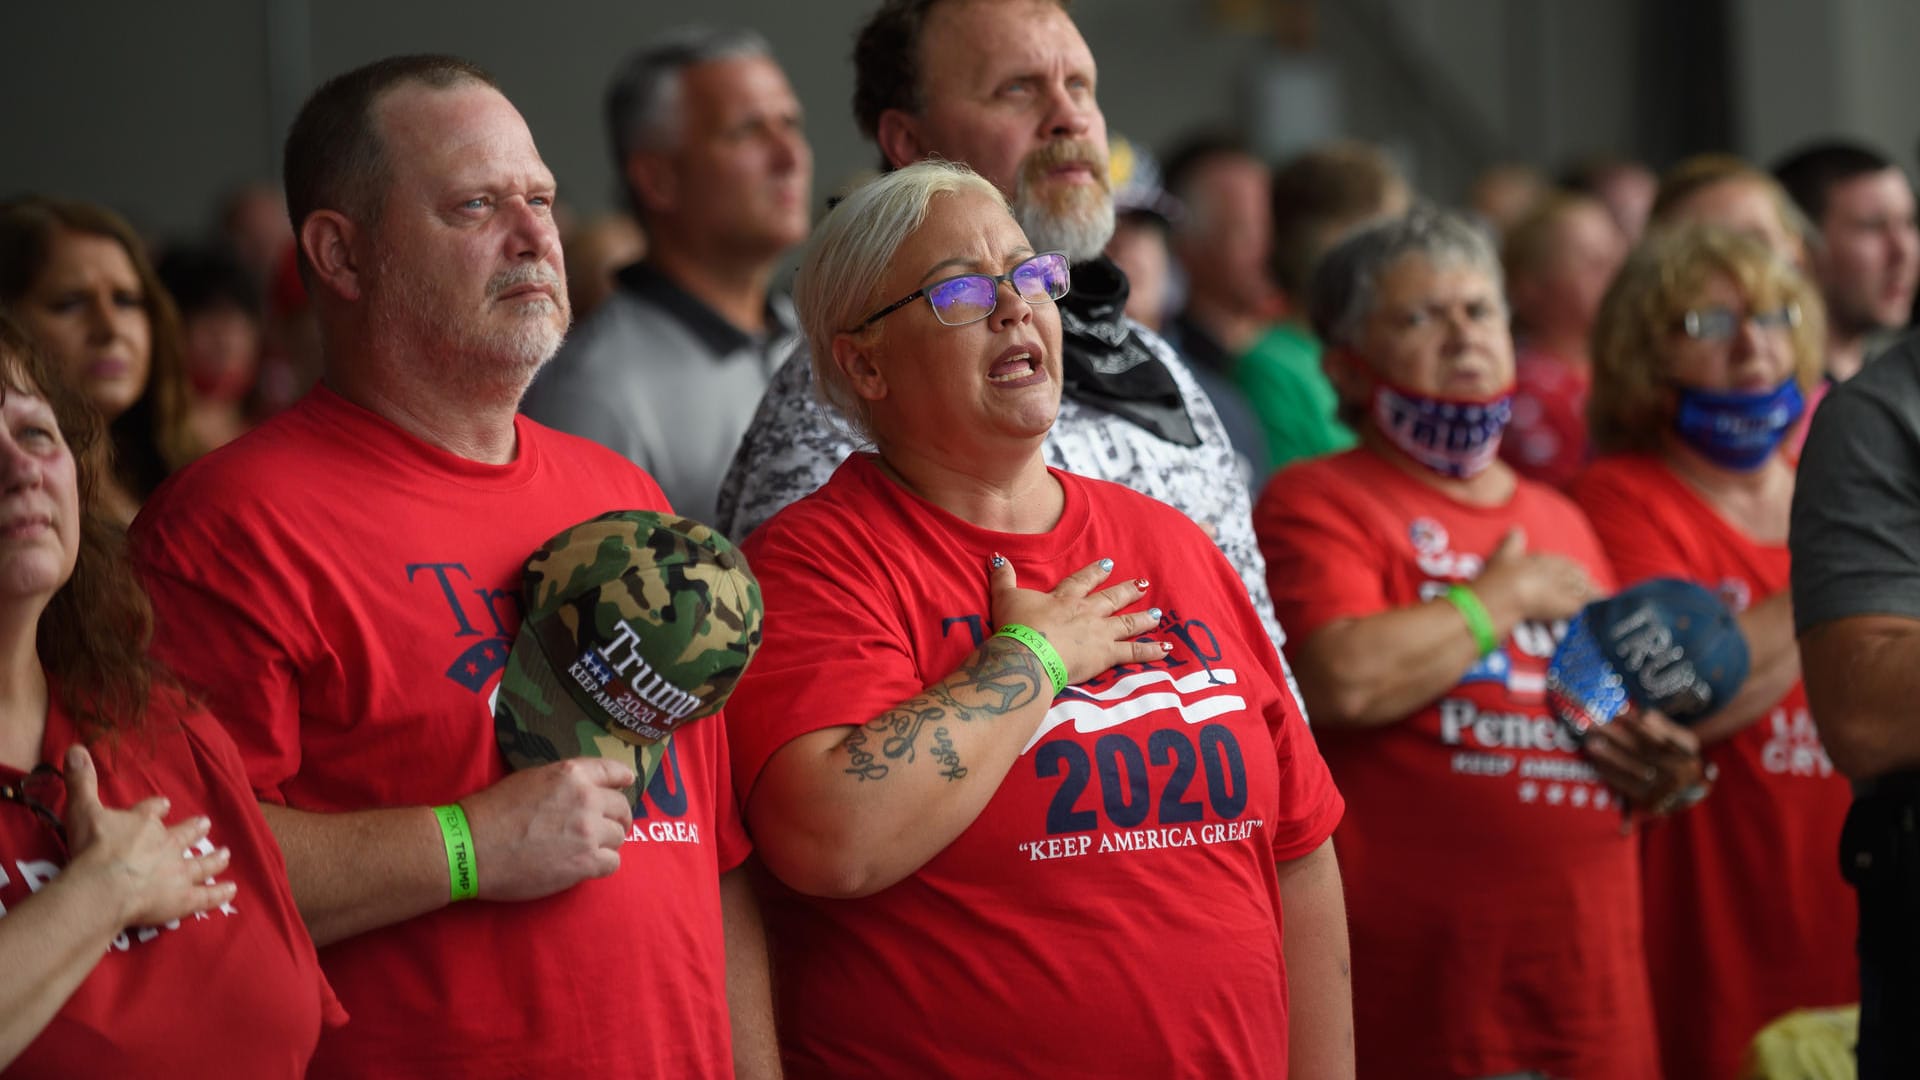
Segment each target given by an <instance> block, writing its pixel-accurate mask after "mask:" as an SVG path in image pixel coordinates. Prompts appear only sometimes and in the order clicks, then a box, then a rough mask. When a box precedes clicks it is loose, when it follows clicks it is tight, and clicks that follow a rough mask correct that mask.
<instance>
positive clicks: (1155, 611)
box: [1147, 607, 1160, 622]
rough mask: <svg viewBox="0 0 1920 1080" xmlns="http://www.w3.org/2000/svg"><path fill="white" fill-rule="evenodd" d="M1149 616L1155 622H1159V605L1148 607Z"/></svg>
mask: <svg viewBox="0 0 1920 1080" xmlns="http://www.w3.org/2000/svg"><path fill="white" fill-rule="evenodd" d="M1147 618H1149V619H1152V620H1153V621H1154V622H1159V621H1160V609H1159V608H1157V607H1150V608H1148V609H1147Z"/></svg>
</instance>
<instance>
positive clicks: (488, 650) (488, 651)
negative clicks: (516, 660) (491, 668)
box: [480, 648, 493, 660]
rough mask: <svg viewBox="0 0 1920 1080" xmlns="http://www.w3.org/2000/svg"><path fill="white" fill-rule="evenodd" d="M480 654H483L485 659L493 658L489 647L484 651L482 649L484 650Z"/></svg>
mask: <svg viewBox="0 0 1920 1080" xmlns="http://www.w3.org/2000/svg"><path fill="white" fill-rule="evenodd" d="M480 655H482V656H484V657H486V658H487V659H489V660H491V659H493V650H492V649H490V648H489V649H487V650H486V651H484V652H482V653H481V654H480Z"/></svg>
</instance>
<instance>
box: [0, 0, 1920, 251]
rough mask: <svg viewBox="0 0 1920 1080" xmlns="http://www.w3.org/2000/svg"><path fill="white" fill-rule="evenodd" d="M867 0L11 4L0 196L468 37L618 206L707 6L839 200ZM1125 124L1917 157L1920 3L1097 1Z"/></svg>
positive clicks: (533, 117) (269, 165) (1653, 151)
mask: <svg viewBox="0 0 1920 1080" xmlns="http://www.w3.org/2000/svg"><path fill="white" fill-rule="evenodd" d="M870 7H871V5H870V3H869V2H868V0H704V2H702V3H699V4H684V3H661V2H658V0H624V2H613V0H596V2H589V0H554V2H552V3H547V4H541V5H528V4H524V3H507V2H504V0H463V2H460V3H449V2H443V0H421V2H414V3H400V2H377V0H176V2H174V3H168V4H154V3H150V2H133V0H105V2H99V3H65V4H27V3H9V4H7V5H6V10H5V19H4V24H3V25H4V29H0V196H4V195H6V194H12V193H17V192H20V191H28V190H37V191H48V192H55V193H61V194H67V195H74V196H80V197H84V198H89V199H96V200H99V201H102V202H106V203H108V204H110V205H112V206H115V207H117V208H119V209H121V210H122V211H123V212H125V213H127V214H128V215H130V216H131V217H132V218H133V219H134V220H135V221H136V223H137V224H139V225H140V226H142V227H143V228H145V229H147V230H149V231H151V232H154V233H158V234H161V235H173V236H177V235H183V234H186V233H189V232H193V231H198V230H200V229H202V228H203V227H205V226H206V225H207V224H208V223H209V222H208V219H209V216H210V215H211V213H212V209H211V208H212V205H213V201H214V199H215V198H216V197H218V196H219V195H220V194H221V193H223V192H225V191H227V190H230V189H232V188H234V187H236V186H238V185H241V184H244V183H247V182H251V181H258V180H269V179H276V178H277V175H278V168H277V164H278V153H279V144H280V139H281V136H282V134H283V133H284V131H285V128H286V125H287V123H288V121H289V120H290V119H291V116H292V114H293V112H294V111H295V110H296V109H297V108H298V106H299V103H300V101H301V100H302V99H303V98H304V96H305V95H306V93H307V92H308V91H309V90H310V89H311V88H312V87H313V85H314V84H315V83H316V82H317V81H318V80H319V79H322V78H325V77H326V76H328V75H330V74H333V73H335V72H338V71H341V70H344V69H346V68H348V67H351V66H353V65H355V64H358V63H361V62H363V61H366V60H369V59H372V58H374V57H377V56H382V55H386V54H391V53H396V52H403V51H424V50H433V51H446V52H454V53H458V54H461V55H464V56H467V57H469V58H472V59H474V60H477V61H479V62H480V63H481V64H483V65H485V66H487V67H488V68H490V69H492V70H493V71H494V73H495V74H496V75H498V76H499V77H500V79H501V80H502V82H503V83H504V84H505V86H506V88H507V91H508V93H509V95H510V96H511V97H512V98H513V99H514V101H515V102H516V103H517V104H518V105H519V106H520V108H521V110H522V112H524V113H525V114H526V116H527V119H528V121H529V123H530V124H531V126H532V128H533V132H534V136H535V138H536V139H537V141H538V142H539V144H540V147H541V150H542V152H543V154H544V155H545V157H546V158H547V161H548V163H549V165H551V166H552V167H553V169H554V171H555V172H556V173H557V174H558V175H559V177H560V181H561V189H562V197H563V199H564V200H566V201H568V202H570V203H572V204H574V205H575V206H576V207H577V208H579V209H581V210H587V211H593V210H599V209H602V208H605V207H607V206H609V205H611V204H612V198H611V196H612V185H613V174H612V170H611V168H610V167H609V165H608V162H607V153H606V150H605V148H604V145H603V143H604V140H603V138H602V136H601V131H600V120H599V108H600V93H601V89H602V87H603V84H604V82H605V79H606V77H607V75H608V74H609V73H610V72H611V70H612V69H613V67H614V65H615V63H616V61H617V60H618V59H619V58H620V57H621V56H622V55H623V54H624V53H625V52H626V51H628V50H629V49H631V48H632V47H633V46H635V45H636V44H638V43H639V42H641V41H643V40H645V39H646V37H647V36H648V35H649V34H650V33H651V32H653V31H655V30H657V29H660V28H663V27H665V26H668V25H673V24H675V23H678V22H683V21H688V20H691V19H699V20H703V21H707V22H710V23H716V24H727V25H750V26H754V27H757V28H759V29H760V30H761V31H763V32H764V33H765V34H766V35H767V36H768V37H769V38H770V39H771V40H772V41H773V44H774V47H775V50H776V53H777V55H778V57H779V59H780V61H781V62H782V63H783V64H784V65H785V66H786V68H787V70H788V72H789V74H790V76H791V78H792V79H793V82H794V85H795V88H796V90H797V91H798V93H799V95H800V98H801V100H802V101H803V102H804V103H805V104H806V106H807V108H808V110H809V117H808V130H809V134H810V136H811V138H812V140H813V143H814V148H815V152H816V161H817V166H816V167H817V170H818V173H817V177H816V190H817V191H818V192H820V193H821V194H822V195H824V194H825V193H827V192H829V191H831V190H832V189H833V188H835V187H837V186H838V185H839V184H840V183H841V182H842V180H843V179H844V178H845V177H847V176H848V175H850V174H851V173H852V172H853V171H855V170H856V169H859V168H862V167H865V166H867V165H870V164H871V163H872V161H873V151H872V148H871V147H870V146H869V145H868V144H867V143H865V141H864V140H862V139H861V138H860V137H859V135H858V133H857V132H856V131H855V129H854V126H853V122H852V120H851V118H850V112H849V107H848V101H849V98H850V95H851V92H852V75H851V71H850V68H849V64H848V55H849V52H850V49H851V39H852V34H853V31H854V29H855V28H856V27H857V26H858V25H859V23H860V22H861V21H862V19H863V18H864V16H865V15H866V13H867V12H868V11H869V10H870ZM1073 13H1074V17H1075V19H1076V20H1077V21H1078V22H1079V24H1080V26H1081V29H1082V31H1083V32H1084V33H1085V35H1086V37H1087V39H1088V41H1089V43H1090V44H1091V46H1092V48H1093V51H1094V55H1095V57H1096V58H1097V59H1098V61H1099V65H1100V99H1101V103H1102V105H1103V107H1104V108H1105V110H1106V113H1107V118H1108V124H1109V126H1110V128H1112V129H1113V130H1114V131H1116V132H1122V133H1125V134H1127V135H1128V136H1131V137H1132V138H1134V139H1135V140H1137V141H1139V142H1141V143H1143V144H1145V145H1146V146H1148V147H1150V148H1154V149H1164V148H1165V147H1166V145H1167V144H1168V143H1169V142H1171V141H1173V140H1176V139H1177V138H1178V137H1179V136H1180V135H1181V134H1182V133H1184V132H1187V131H1190V130H1193V129H1195V128H1199V127H1219V126H1221V125H1238V126H1241V127H1242V128H1244V129H1246V130H1247V131H1248V132H1249V133H1250V134H1251V136H1252V137H1253V138H1254V139H1255V141H1256V142H1257V143H1258V144H1259V145H1260V146H1262V147H1263V148H1265V149H1266V150H1267V151H1268V153H1270V154H1271V155H1274V156H1276V157H1277V156H1282V155H1284V154H1286V153H1288V152H1290V151H1292V150H1295V149H1298V148H1299V147H1301V146H1303V145H1306V144H1309V143H1311V142H1314V141H1317V140H1318V139H1320V138H1323V137H1326V136H1328V135H1334V134H1352V135H1357V136H1361V137H1364V138H1370V139H1375V140H1379V141H1381V142H1383V143H1385V144H1386V145H1388V146H1389V147H1390V148H1391V149H1392V150H1393V151H1394V152H1395V153H1396V154H1397V155H1398V156H1400V157H1401V159H1402V160H1403V162H1404V163H1405V164H1406V166H1407V167H1408V168H1409V169H1410V170H1411V171H1412V172H1413V174H1414V175H1415V177H1416V178H1417V179H1418V181H1419V183H1420V185H1421V186H1422V188H1423V189H1425V190H1426V191H1428V192H1429V193H1431V194H1433V195H1435V196H1437V197H1440V198H1443V199H1453V198H1457V197H1458V196H1460V195H1461V193H1462V192H1463V191H1464V189H1465V187H1466V184H1467V182H1468V180H1469V179H1470V178H1471V177H1472V176H1473V175H1474V174H1475V173H1476V172H1478V171H1479V170H1480V169H1481V168H1483V167H1484V166H1486V165H1488V164H1492V163H1493V162H1495V161H1520V162H1526V163H1530V164H1534V165H1537V166H1540V167H1543V168H1547V169H1549V170H1552V169H1556V168H1558V167H1560V166H1561V165H1563V164H1564V163H1565V162H1566V161H1568V160H1569V159H1570V158H1573V157H1575V156H1578V155H1583V154H1591V153H1600V152H1605V153H1611V154H1623V155H1629V156H1633V157H1638V158H1641V159H1644V160H1646V161H1648V162H1649V163H1651V164H1653V165H1654V166H1656V167H1660V166H1664V165H1666V164H1669V163H1671V162H1672V161H1673V160H1674V159H1675V158H1677V157H1679V156H1680V155H1682V154H1684V153H1687V152H1691V151H1694V150H1703V149H1731V150H1734V151H1736V152H1739V153H1743V154H1747V155H1750V156H1753V157H1755V158H1756V159H1757V160H1759V161H1761V162H1762V163H1763V164H1764V163H1766V162H1767V161H1769V160H1770V159H1771V157H1772V156H1773V155H1775V154H1778V153H1779V152H1780V151H1782V150H1784V149H1786V148H1787V147H1789V146H1791V145H1793V144H1794V143H1796V142H1798V141H1800V140H1802V139H1805V138H1808V137H1811V136H1814V135H1817V134H1829V133H1845V134H1850V135H1854V136H1857V137H1862V138H1865V139H1866V140H1868V141H1870V142H1872V143H1875V144H1877V145H1879V146H1881V147H1882V148H1883V149H1885V150H1887V151H1889V152H1891V153H1893V154H1894V155H1895V156H1896V157H1897V158H1899V159H1900V160H1903V161H1906V162H1908V163H1909V165H1911V164H1912V155H1913V152H1914V142H1915V136H1916V134H1920V108H1916V103H1920V65H1916V64H1915V63H1913V61H1912V59H1911V53H1912V48H1913V44H1914V43H1915V42H1917V41H1920V3H1915V2H1912V0H1079V2H1078V3H1076V4H1075V5H1074V7H1073Z"/></svg>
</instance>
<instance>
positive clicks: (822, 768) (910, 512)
mask: <svg viewBox="0 0 1920 1080" xmlns="http://www.w3.org/2000/svg"><path fill="white" fill-rule="evenodd" d="M1068 286H1069V271H1068V267H1067V264H1066V260H1065V258H1064V257H1063V256H1061V255H1058V254H1055V253H1049V252H1038V253H1036V252H1034V251H1033V250H1032V249H1031V247H1030V246H1029V244H1028V242H1027V239H1026V236H1025V234H1023V233H1022V232H1021V230H1020V227H1019V226H1018V225H1017V224H1016V223H1015V222H1014V219H1013V217H1012V215H1011V214H1010V213H1009V212H1008V210H1007V206H1006V203H1005V201H1004V199H1003V198H1002V197H1001V196H1000V194H999V193H998V192H997V191H996V190H995V189H994V188H993V187H992V185H990V184H988V183H986V182H985V181H983V180H981V179H980V178H979V177H977V176H975V175H974V174H973V173H972V172H970V171H968V170H966V169H965V168H963V167H960V166H954V165H947V164H943V163H923V164H919V165H914V166H910V167H908V168H905V169H901V170H899V171H898V172H894V173H891V174H888V175H887V176H885V177H882V178H881V179H879V180H876V181H874V182H873V183H872V184H870V185H868V186H867V187H865V188H862V189H861V190H859V191H858V192H856V193H854V194H853V195H852V196H850V197H849V198H848V199H847V200H846V201H845V202H844V203H842V204H841V205H840V206H839V207H838V208H837V209H836V210H835V211H834V212H833V214H831V215H830V216H829V217H828V218H827V219H826V221H825V222H823V223H822V225H821V226H820V228H819V229H818V230H817V232H816V234H815V236H814V239H813V240H812V242H811V244H810V245H809V247H808V250H807V254H806V256H805V258H804V260H803V261H802V263H801V267H800V271H799V276H798V281H797V288H796V292H795V301H796V306H797V307H798V308H799V311H800V318H801V322H802V325H803V327H804V329H805V331H806V333H807V336H808V340H809V344H810V345H811V346H812V350H813V357H814V364H815V368H816V371H815V374H816V378H817V380H818V383H819V385H820V386H821V387H823V388H825V390H826V391H827V392H828V393H829V394H830V395H831V396H832V398H833V399H834V404H836V405H838V406H839V407H840V410H841V412H843V413H844V414H846V415H848V416H851V417H855V418H857V421H858V422H859V423H860V424H862V425H863V426H864V427H865V429H866V433H867V434H868V435H869V436H870V437H871V438H872V441H873V444H874V446H875V447H876V451H877V452H875V453H873V454H856V455H854V456H853V457H852V458H850V459H848V461H847V462H846V463H845V464H843V465H842V466H841V467H840V469H839V470H838V472H836V473H835V474H834V476H833V479H832V480H831V481H830V482H829V483H828V484H827V485H826V486H825V487H823V488H821V489H820V490H819V491H818V492H816V493H815V494H813V495H812V496H810V497H808V498H806V499H804V500H802V501H801V502H799V503H796V504H795V505H793V506H791V507H789V508H788V509H787V510H785V511H783V512H782V513H781V514H779V515H778V516H776V517H775V518H773V519H772V520H771V521H770V522H769V523H768V524H767V525H765V526H764V527H762V528H760V529H759V530H756V531H755V532H754V533H753V534H752V535H751V536H750V537H749V538H748V539H747V542H746V544H745V545H744V550H745V553H746V554H747V556H748V558H749V559H750V560H751V562H752V564H753V567H754V571H755V573H756V575H757V576H758V578H759V580H760V584H761V589H762V592H763V595H764V597H765V602H766V624H765V644H764V645H763V646H762V648H761V650H760V652H759V654H758V655H757V656H756V657H755V660H754V663H753V666H752V667H751V668H749V669H748V671H747V673H746V675H745V677H744V678H743V679H742V680H741V682H740V684H739V687H738V688H737V689H736V690H735V692H734V695H733V698H732V699H731V702H730V704H729V705H728V707H727V715H728V722H729V736H730V739H731V743H732V753H733V755H734V771H735V776H736V778H737V783H738V785H739V786H738V790H739V791H740V792H741V797H742V803H743V806H744V807H745V810H746V815H747V820H748V822H749V825H750V828H751V830H752V831H753V833H754V837H755V845H756V847H757V849H758V851H759V853H760V856H761V858H762V859H763V860H764V861H765V862H766V864H767V866H768V867H769V868H770V869H771V870H772V872H773V874H774V876H775V877H777V878H778V879H779V885H777V886H775V888H774V893H773V895H772V896H771V897H770V902H769V905H768V907H769V916H768V917H769V939H770V946H771V950H772V953H773V957H774V964H775V967H776V969H777V970H778V971H779V972H780V977H779V979H778V980H776V986H777V991H776V993H777V997H778V1001H777V1008H778V1010H779V1013H780V1019H781V1031H782V1041H783V1044H784V1046H783V1050H784V1053H785V1058H786V1061H785V1064H786V1069H787V1074H788V1075H789V1076H842V1075H866V1076H917V1075H928V1074H933V1073H938V1074H942V1075H964V1076H1033V1075H1075V1076H1082V1075H1084V1076H1115V1075H1173V1074H1176V1073H1179V1074H1186V1075H1214V1076H1249V1077H1260V1076H1268V1077H1279V1076H1287V1075H1289V1074H1290V1073H1291V1075H1295V1076H1300V1077H1314V1078H1319V1077H1341V1076H1349V1075H1351V1070H1352V1044H1351V1027H1350V1024H1351V1021H1350V1017H1349V1002H1348V989H1347V978H1346V974H1345V969H1346V928H1345V922H1344V915H1343V913H1342V909H1341V900H1340V885H1339V872H1338V868H1337V866H1336V864H1335V862H1334V856H1333V850H1332V848H1331V846H1330V844H1329V841H1328V837H1329V835H1330V834H1331V833H1332V831H1333V827H1334V825H1335V824H1336V823H1337V821H1338V820H1339V816H1340V813H1341V808H1342V804H1341V801H1340V797H1339V795H1338V794H1337V793H1336V792H1335V791H1334V790H1333V787H1332V785H1331V784H1330V783H1329V782H1328V779H1327V774H1326V770H1325V767H1324V766H1323V765H1322V763H1321V761H1320V758H1319V754H1318V752H1317V751H1316V750H1315V748H1314V745H1313V740H1312V738H1311V737H1310V736H1309V734H1308V733H1307V730H1306V728H1305V725H1304V723H1303V720H1302V717H1301V715H1300V712H1299V709H1298V707H1297V705H1296V703H1295V702H1294V700H1293V698H1292V696H1291V694H1290V693H1289V692H1288V689H1287V682H1286V678H1285V676H1284V674H1283V672H1282V669H1281V666H1280V661H1279V657H1278V655H1277V654H1276V653H1275V652H1274V649H1273V646H1272V644H1271V642H1270V641H1269V639H1268V638H1267V635H1266V634H1265V633H1264V632H1263V631H1262V629H1261V623H1260V620H1259V618H1258V617H1257V616H1256V614H1255V613H1254V609H1253V606H1252V604H1251V602H1250V601H1249V599H1248V596H1247V590H1246V588H1245V587H1244V586H1243V585H1242V584H1241V582H1240V580H1239V578H1238V577H1237V576H1236V574H1235V572H1234V570H1233V568H1232V567H1231V566H1229V565H1228V564H1227V562H1226V560H1225V559H1224V558H1223V557H1222V556H1221V554H1220V552H1219V551H1218V550H1217V549H1216V548H1215V546H1214V545H1213V544H1212V542H1210V541H1209V540H1208V539H1207V537H1206V536H1205V534H1204V533H1202V532H1201V531H1200V529H1199V528H1198V527H1197V526H1195V525H1194V524H1193V523H1192V522H1191V521H1189V520H1188V519H1186V518H1185V517H1184V516H1182V515H1181V514H1179V513H1178V512H1177V511H1175V510H1173V509H1171V508H1169V507H1167V506H1164V505H1162V504H1160V503H1157V502H1154V501H1152V500H1150V499H1147V498H1145V497H1143V496H1140V495H1138V494H1135V493H1134V492H1132V491H1129V490H1127V489H1125V488H1122V487H1119V486H1117V485H1114V484H1109V483H1104V482H1101V481H1095V480H1088V479H1084V478H1081V477H1077V476H1074V475H1072V474H1069V473H1064V472H1059V471H1057V470H1053V469H1049V468H1048V467H1047V466H1046V464H1045V462H1044V460H1043V459H1042V456H1041V444H1042V441H1043V439H1044V438H1045V436H1046V434H1047V430H1048V428H1049V427H1050V426H1051V425H1052V423H1053V420H1054V416H1055V412H1056V410H1057V409H1058V407H1059V402H1060V343H1061V338H1060V321H1059V316H1058V314H1057V313H1056V311H1055V309H1054V307H1053V301H1055V300H1058V299H1059V298H1060V297H1061V296H1064V295H1065V294H1066V290H1067V288H1068ZM1116 581H1117V582H1119V583H1118V584H1112V582H1116ZM1148 604H1153V605H1158V606H1152V607H1148V606H1147V605H1148ZM1283 912H1284V917H1283Z"/></svg>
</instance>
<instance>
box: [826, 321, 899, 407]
mask: <svg viewBox="0 0 1920 1080" xmlns="http://www.w3.org/2000/svg"><path fill="white" fill-rule="evenodd" d="M859 339H860V335H859V334H835V335H834V336H833V366H834V367H836V368H838V369H839V370H840V376H841V377H842V378H844V379H846V380H847V385H848V386H850V387H852V388H853V392H854V393H856V394H858V395H860V397H861V399H862V400H865V401H880V400H881V399H883V398H885V397H886V396H887V377H886V375H885V374H883V373H882V372H881V370H880V368H879V366H878V365H876V364H875V363H874V362H873V352H872V349H871V348H870V347H869V346H867V345H862V344H861V343H860V340H859Z"/></svg>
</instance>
